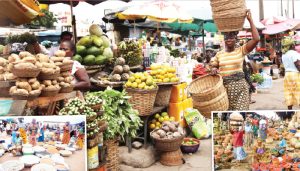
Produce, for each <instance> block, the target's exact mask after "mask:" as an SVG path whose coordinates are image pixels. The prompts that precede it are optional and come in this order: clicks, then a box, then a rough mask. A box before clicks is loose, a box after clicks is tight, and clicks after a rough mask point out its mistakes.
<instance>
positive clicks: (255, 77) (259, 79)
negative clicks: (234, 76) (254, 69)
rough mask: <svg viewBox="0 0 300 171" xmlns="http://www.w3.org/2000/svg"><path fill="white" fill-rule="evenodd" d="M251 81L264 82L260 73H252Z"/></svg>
mask: <svg viewBox="0 0 300 171" xmlns="http://www.w3.org/2000/svg"><path fill="white" fill-rule="evenodd" d="M250 78H251V81H252V82H254V83H257V84H262V83H263V82H264V77H263V76H262V75H260V74H252V75H251V77H250Z"/></svg>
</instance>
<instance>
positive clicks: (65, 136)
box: [62, 122, 71, 144]
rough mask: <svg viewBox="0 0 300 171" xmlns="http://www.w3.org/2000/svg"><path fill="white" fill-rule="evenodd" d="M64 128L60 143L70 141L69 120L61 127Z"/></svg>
mask: <svg viewBox="0 0 300 171" xmlns="http://www.w3.org/2000/svg"><path fill="white" fill-rule="evenodd" d="M63 130H64V134H63V139H62V143H63V144H69V142H70V139H71V137H70V122H67V123H66V124H65V126H64V128H63Z"/></svg>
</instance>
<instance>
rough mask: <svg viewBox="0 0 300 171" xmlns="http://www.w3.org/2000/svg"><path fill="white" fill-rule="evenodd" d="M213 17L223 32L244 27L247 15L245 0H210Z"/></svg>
mask: <svg viewBox="0 0 300 171" xmlns="http://www.w3.org/2000/svg"><path fill="white" fill-rule="evenodd" d="M210 5H211V8H212V11H213V19H214V21H215V23H216V25H217V27H218V30H219V31H221V32H231V31H239V30H242V29H243V26H244V22H245V17H246V11H247V8H246V2H245V0H235V1H232V0H210Z"/></svg>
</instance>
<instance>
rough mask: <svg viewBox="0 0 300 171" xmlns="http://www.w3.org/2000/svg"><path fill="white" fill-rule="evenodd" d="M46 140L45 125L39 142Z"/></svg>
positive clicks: (41, 130)
mask: <svg viewBox="0 0 300 171" xmlns="http://www.w3.org/2000/svg"><path fill="white" fill-rule="evenodd" d="M44 140H45V126H42V127H41V128H40V136H39V138H38V142H44Z"/></svg>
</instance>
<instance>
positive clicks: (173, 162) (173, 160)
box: [159, 149, 183, 166]
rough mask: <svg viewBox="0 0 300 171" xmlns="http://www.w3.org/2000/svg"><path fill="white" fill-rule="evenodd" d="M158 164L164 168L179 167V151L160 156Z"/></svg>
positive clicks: (180, 154)
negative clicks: (164, 166)
mask: <svg viewBox="0 0 300 171" xmlns="http://www.w3.org/2000/svg"><path fill="white" fill-rule="evenodd" d="M159 162H160V163H161V164H163V165H166V166H179V165H182V164H183V155H182V152H181V151H180V149H178V150H176V151H172V152H164V153H162V154H161V155H160V160H159Z"/></svg>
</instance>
